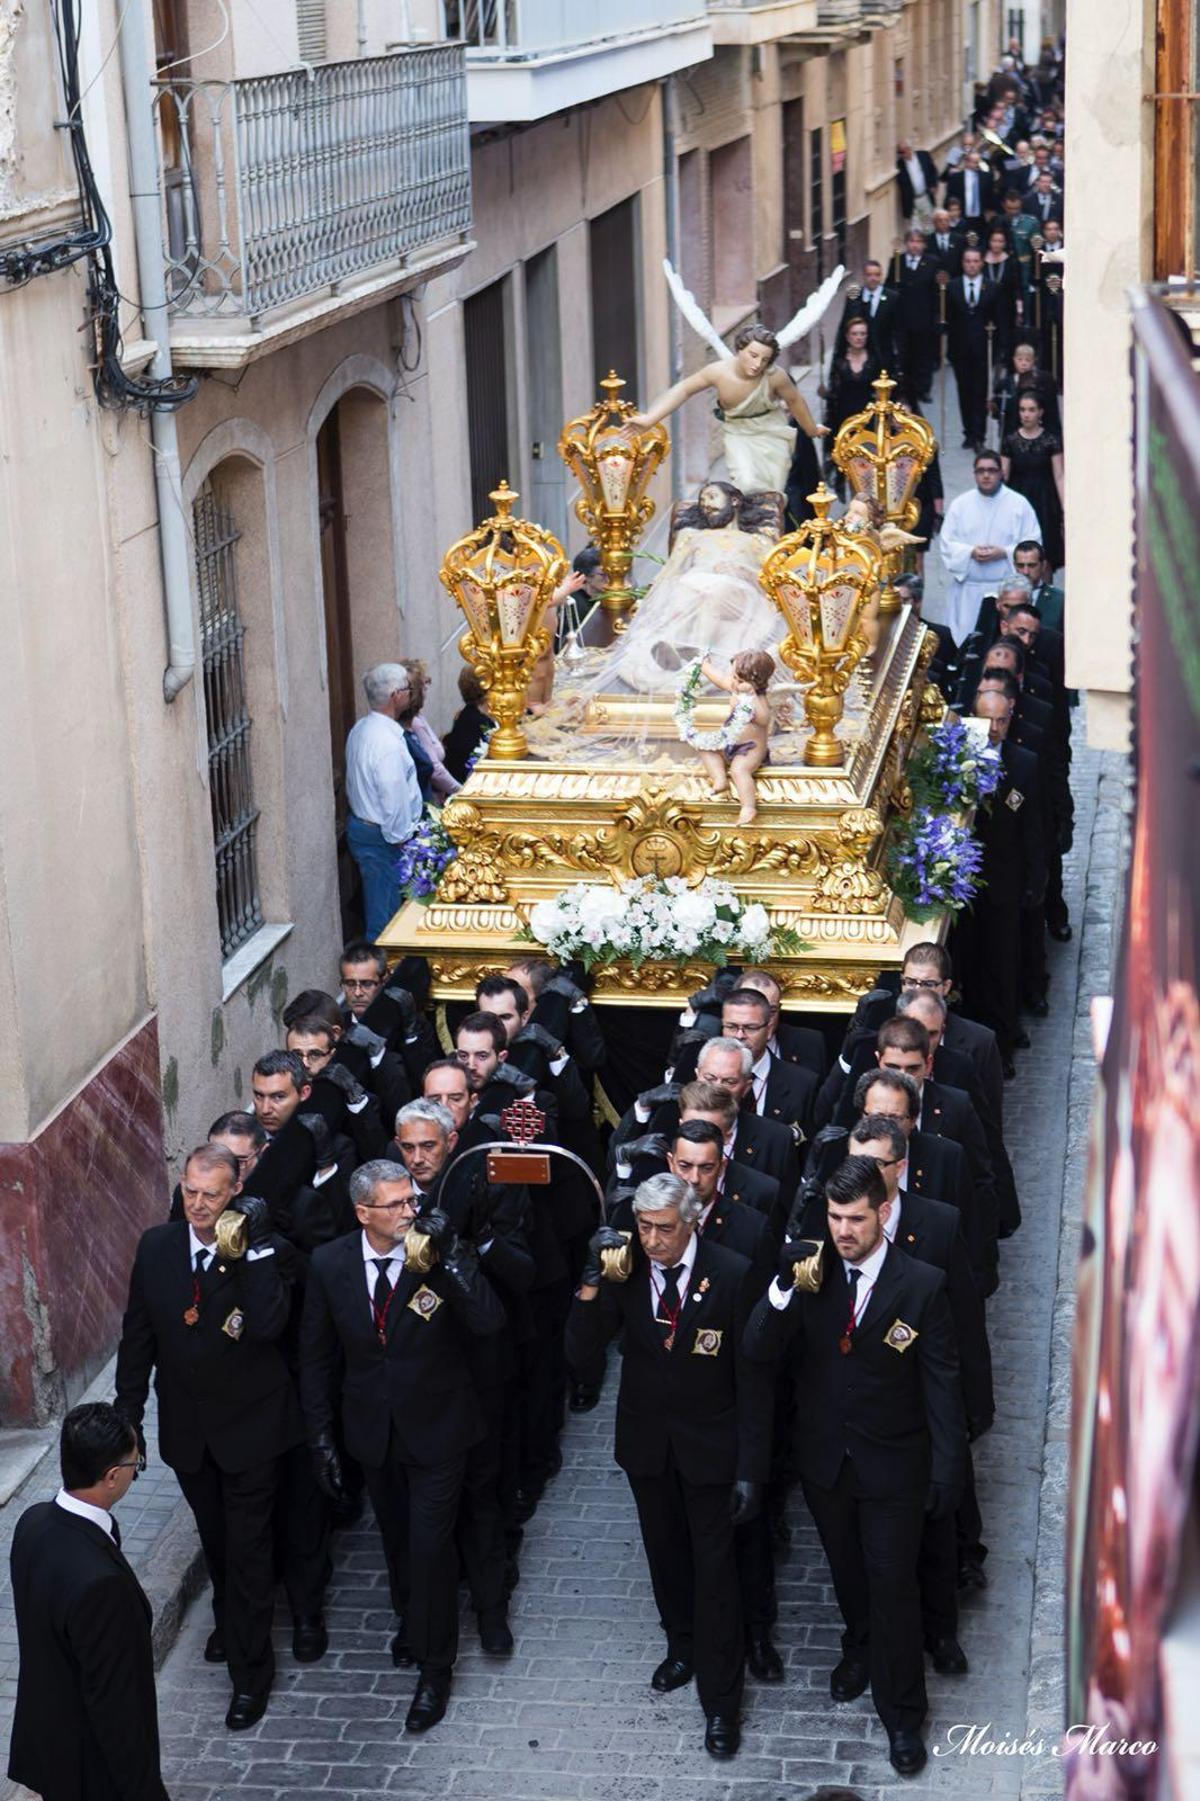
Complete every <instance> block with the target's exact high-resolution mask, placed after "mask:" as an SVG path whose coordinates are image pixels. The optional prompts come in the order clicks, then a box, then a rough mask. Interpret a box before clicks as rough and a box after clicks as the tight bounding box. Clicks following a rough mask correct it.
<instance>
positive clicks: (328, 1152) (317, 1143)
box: [296, 1113, 337, 1169]
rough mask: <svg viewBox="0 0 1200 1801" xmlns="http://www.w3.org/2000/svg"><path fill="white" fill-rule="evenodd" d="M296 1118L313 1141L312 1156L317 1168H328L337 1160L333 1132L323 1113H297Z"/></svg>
mask: <svg viewBox="0 0 1200 1801" xmlns="http://www.w3.org/2000/svg"><path fill="white" fill-rule="evenodd" d="M296 1118H297V1119H298V1120H299V1121H300V1124H301V1125H302V1126H303V1127H304V1130H305V1131H306V1132H307V1133H308V1135H309V1137H310V1138H311V1139H312V1141H313V1158H314V1160H315V1162H316V1166H317V1168H318V1169H328V1168H329V1167H330V1165H331V1164H333V1163H336V1162H337V1158H336V1157H335V1155H334V1151H333V1133H332V1132H331V1131H330V1130H329V1121H328V1120H327V1119H326V1118H325V1115H324V1114H323V1113H298V1114H297V1115H296Z"/></svg>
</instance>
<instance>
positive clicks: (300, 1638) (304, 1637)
mask: <svg viewBox="0 0 1200 1801" xmlns="http://www.w3.org/2000/svg"><path fill="white" fill-rule="evenodd" d="M328 1649H329V1634H328V1632H326V1630H325V1621H324V1620H323V1619H322V1618H321V1615H320V1614H319V1613H304V1614H301V1615H300V1617H299V1619H297V1620H293V1621H292V1656H293V1657H294V1658H295V1659H296V1662H297V1663H320V1661H321V1659H322V1657H324V1655H325V1653H326V1651H328Z"/></svg>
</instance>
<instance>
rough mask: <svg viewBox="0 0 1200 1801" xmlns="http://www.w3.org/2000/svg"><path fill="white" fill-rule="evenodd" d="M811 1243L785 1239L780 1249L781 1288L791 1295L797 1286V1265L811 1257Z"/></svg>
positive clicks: (802, 1240)
mask: <svg viewBox="0 0 1200 1801" xmlns="http://www.w3.org/2000/svg"><path fill="white" fill-rule="evenodd" d="M811 1250H812V1243H811V1241H806V1240H804V1239H792V1238H785V1239H784V1241H783V1244H782V1245H781V1246H780V1248H779V1270H778V1275H779V1286H780V1288H783V1289H786V1290H787V1292H788V1293H789V1294H790V1293H791V1292H792V1289H793V1288H794V1287H795V1286H796V1265H797V1264H798V1263H800V1262H801V1261H802V1260H803V1259H804V1258H805V1257H807V1256H808V1255H809V1253H810V1252H811Z"/></svg>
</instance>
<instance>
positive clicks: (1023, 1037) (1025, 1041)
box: [1013, 1032, 1033, 1051]
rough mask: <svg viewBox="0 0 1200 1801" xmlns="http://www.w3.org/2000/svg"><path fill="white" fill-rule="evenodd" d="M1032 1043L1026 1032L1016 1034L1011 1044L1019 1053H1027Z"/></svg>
mask: <svg viewBox="0 0 1200 1801" xmlns="http://www.w3.org/2000/svg"><path fill="white" fill-rule="evenodd" d="M1032 1043H1033V1040H1032V1039H1031V1038H1030V1036H1029V1033H1028V1032H1018V1033H1017V1035H1016V1037H1015V1038H1014V1039H1013V1044H1014V1045H1015V1046H1016V1048H1017V1050H1019V1051H1027V1050H1028V1049H1029V1047H1030V1045H1031V1044H1032Z"/></svg>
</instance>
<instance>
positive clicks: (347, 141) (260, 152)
mask: <svg viewBox="0 0 1200 1801" xmlns="http://www.w3.org/2000/svg"><path fill="white" fill-rule="evenodd" d="M155 105H156V109H157V112H158V118H159V127H160V142H161V145H162V154H163V174H164V181H163V191H164V205H165V228H164V240H163V241H164V253H165V257H166V264H167V292H168V296H169V300H170V305H171V308H172V310H173V311H174V312H175V313H177V314H182V315H185V316H187V317H206V318H211V317H238V316H246V317H250V318H254V317H257V316H258V315H260V314H262V313H265V312H268V311H269V310H270V309H271V308H273V307H278V306H284V305H287V304H288V303H289V302H291V301H295V300H301V299H304V298H305V297H306V296H309V295H313V294H318V293H320V292H322V291H323V290H324V291H329V290H332V291H334V292H336V291H337V289H338V288H339V286H340V285H341V284H343V283H345V282H349V281H353V280H354V279H355V278H356V277H359V276H363V275H366V274H370V273H371V272H372V271H373V270H375V269H376V268H380V267H383V266H385V265H387V264H389V263H400V264H402V263H403V262H404V261H405V260H406V259H408V258H410V257H412V256H413V255H414V254H416V253H418V252H420V251H421V250H423V249H425V248H427V247H429V246H431V245H433V244H436V243H437V242H439V241H441V240H444V239H447V238H452V237H454V236H461V235H462V234H464V233H466V232H467V231H469V230H470V225H471V172H470V150H469V142H468V128H467V94H466V65H465V57H464V52H463V49H462V47H461V46H460V45H458V44H435V45H431V46H428V47H424V46H422V47H420V48H417V49H409V50H400V51H397V52H395V53H394V54H392V55H389V56H373V57H363V58H361V59H360V60H358V61H355V62H344V63H323V64H320V65H318V66H317V67H315V68H313V69H311V70H304V69H294V70H287V71H285V72H283V73H281V74H277V75H260V76H254V77H252V78H250V79H246V80H237V81H166V82H160V83H157V84H156V98H155Z"/></svg>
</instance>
